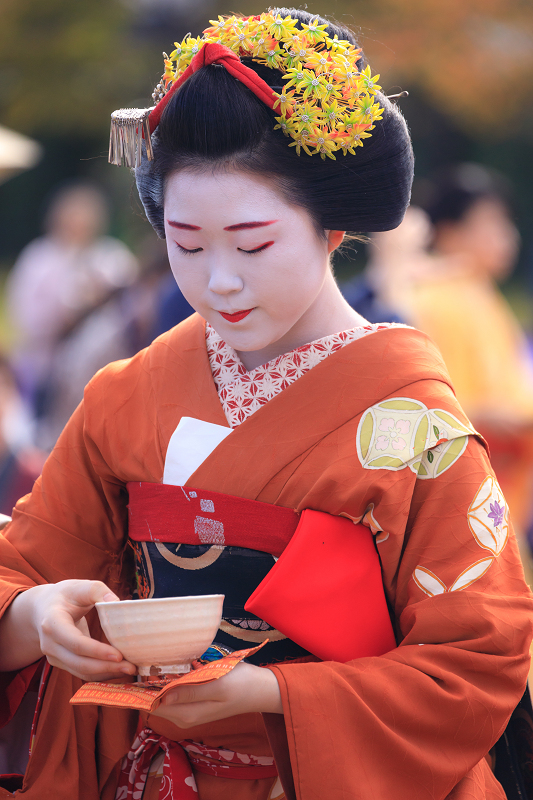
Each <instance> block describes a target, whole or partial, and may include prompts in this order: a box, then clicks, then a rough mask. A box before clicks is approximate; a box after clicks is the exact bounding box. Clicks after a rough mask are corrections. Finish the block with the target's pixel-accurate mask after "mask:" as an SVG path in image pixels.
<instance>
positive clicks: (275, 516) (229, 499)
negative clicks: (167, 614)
mask: <svg viewBox="0 0 533 800" xmlns="http://www.w3.org/2000/svg"><path fill="white" fill-rule="evenodd" d="M128 490H129V493H130V502H129V515H130V516H129V519H130V529H129V535H130V539H131V540H132V541H133V543H134V545H135V543H141V544H142V546H143V548H144V551H143V552H144V556H142V555H141V560H142V559H143V558H144V560H145V561H146V559H147V558H149V556H150V553H149V552H148V550H147V545H149V546H150V547H152V548H155V549H156V550H157V554H155V557H156V559H157V558H158V554H159V555H161V554H162V556H163V558H164V560H165V562H169V561H170V562H172V563H174V564H175V565H176V566H178V567H180V566H181V567H183V566H184V565H185V566H184V575H180V574H179V573H176V575H177V577H176V581H177V583H176V586H177V589H175V590H174V587H173V586H170V589H168V588H167V589H166V591H167V592H172V591H173V590H174V594H181V595H184V594H211V593H221V594H226V593H227V592H229V593H230V597H226V600H225V603H224V611H223V622H222V625H221V631H222V634H224V633H228V632H231V633H232V635H233V636H234V637H236V638H237V639H238V638H239V636H240V635H241V636H242V637H243V639H244V641H247V642H248V643H250V642H252V641H255V642H256V643H257V642H259V641H264V640H265V638H268V639H269V640H274V641H269V643H268V645H267V646H266V647H265V648H263V650H262V651H260V655H261V658H262V659H263V661H262V663H272V662H273V661H276V660H277V661H279V660H288V659H290V658H291V657H292V658H301V657H305V656H308V655H309V654H312V655H314V656H317V657H318V658H319V659H322V660H334V661H341V662H346V661H349V660H352V659H354V658H360V657H364V656H375V655H381V654H383V653H385V652H388V651H389V650H391V649H393V648H394V647H395V646H396V642H395V638H394V633H393V629H392V624H391V620H390V616H389V613H388V608H387V602H386V599H385V594H384V590H383V583H382V578H381V566H380V561H379V556H378V554H377V550H376V547H375V543H374V540H373V537H372V534H371V532H370V530H369V529H368V528H367V527H366V526H365V525H361V524H354V523H353V522H352V521H351V520H349V519H347V518H344V517H338V516H333V515H331V514H326V513H324V512H320V511H315V510H312V509H306V510H304V511H303V512H302V514H301V515H297V514H296V513H295V512H294V511H292V510H291V509H287V508H282V507H280V506H275V505H271V504H268V503H260V502H257V501H254V500H245V499H243V498H239V497H233V496H229V495H224V494H219V493H216V492H208V491H204V490H200V489H192V488H189V487H181V486H172V485H168V484H154V483H146V482H137V483H133V482H132V483H129V484H128ZM165 543H178V548H177V550H176V553H181V552H182V550H181V549H180V548H181V547H182V545H188V546H190V547H193V548H196V550H198V548H200V549H202V548H204V549H205V552H202V553H201V555H199V556H197V554H196V551H194V555H195V559H194V560H193V559H189V561H190V562H192V563H185V560H184V558H183V556H180V555H179V554H176V553H171V552H165ZM250 548H251V549H250ZM226 549H228V550H230V551H231V550H232V549H235V550H237V551H239V552H241V551H242V552H244V553H245V554H246V553H247V554H253V553H255V554H257V555H258V556H260V557H262V556H263V555H264V554H265V553H266V554H268V555H267V559H270V560H268V561H267V564H268V567H267V569H266V572H265V570H264V566H265V565H264V563H262V562H261V564H262V570H263V571H262V572H261V571H257V570H256V571H255V572H250V569H251V567H250V562H251V561H252V560H253V559H251V558H250V557H249V555H244V556H243V557H242V558H241V560H240V561H239V568H240V570H242V574H241V572H239V571H234V572H233V573H231V579H230V580H226V588H225V586H224V583H217V582H216V581H217V580H219V581H220V580H223V578H224V576H223V575H220V574H217V573H215V572H214V571H213V570H212V571H211V573H208V574H211V575H212V578H211V582H209V581H205V580H204V574H203V573H206V572H207V570H206V569H203V568H202V565H203V564H204V563H206V564H207V565H208V566H209V568H211V567H212V566H213V565H214V564H215V562H217V560H219V564H220V563H223V560H222V558H220V556H221V551H222V550H226ZM213 551H214V552H213ZM206 556H207V558H206ZM201 559H203V561H202V564H198V565H197V564H195V563H193V562H194V561H200V560H201ZM255 560H257V561H259V562H260V561H261V559H255ZM227 562H228V564H229V567H228V569H231V563H230V562H229V559H227ZM155 563H156V566H154V565H152V566H149V567H148V569H151V571H152V574H151V575H149V576H148V583H149V584H151V585H152V587H154V586H156V584H157V578H156V575H155V573H156V572H157V571H158V569H160V570H164V569H167V564H166V563H164V564H163V563H161V562H160V560H159V561H157V560H156V562H155ZM158 564H159V567H158V566H157V565H158ZM226 578H227V575H226ZM212 581H215V583H213V582H212ZM147 589H148V587H145V588H144V591H143V593H142V595H141V596H144V597H147V596H156V595H155V594H154V590H153V588H152V589H151V590H150V591H151V592H152V593H151V594H150V592H148V591H147ZM166 596H170V594H167V595H166ZM235 615H238V616H237V617H236V616H235ZM224 626H226V627H225V628H224ZM221 631H219V634H220V633H221ZM250 636H251V638H250ZM246 637H248V638H246ZM254 637H255V638H254ZM258 637H259V638H258ZM261 637H262V638H261ZM276 640H277V642H276ZM282 640H285V642H284V645H283V646H282V644H281V642H282ZM216 642H217V643H218V644H222V645H224V644H226V645H227V641H226V642H224V641H220V640H219V636H217V639H216ZM232 644H233V642H231V643H230V647H231V646H232ZM276 644H277V646H278V650H277V652H276V651H275V648H274V650H272V649H271V650H270V653H268V648H269V647H271V645H276ZM291 645H293V646H294V647H295V648H296V649H294V650H293V651H292V652H291V651H290V646H291ZM248 646H249V644H248ZM239 647H241V648H242V644H239ZM283 648H285V649H283ZM287 648H288V649H287ZM298 648H299V649H298ZM233 649H237V647H235V646H233ZM258 655H259V654H258ZM273 655H274V658H272V656H273ZM283 655H285V657H283ZM269 656H270V657H271V658H272V660H270V659H269ZM252 660H253V659H252ZM257 663H260V662H257Z"/></svg>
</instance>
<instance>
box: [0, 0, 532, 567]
mask: <svg viewBox="0 0 533 800" xmlns="http://www.w3.org/2000/svg"><path fill="white" fill-rule="evenodd" d="M305 7H306V8H308V10H310V11H311V12H317V13H321V14H322V15H325V16H328V17H330V18H332V19H336V20H338V21H340V22H343V23H345V24H347V25H349V26H350V27H352V29H353V30H354V31H355V32H356V34H357V35H358V37H359V40H360V43H361V45H362V47H363V48H364V50H365V53H366V55H367V57H368V59H369V61H370V64H371V65H372V68H373V71H374V72H377V73H380V75H381V79H380V84H381V85H382V86H383V87H384V89H385V90H386V91H387V93H388V94H395V93H397V92H399V91H401V90H402V89H407V90H408V92H409V96H408V97H406V98H403V99H401V100H399V101H398V102H399V103H400V105H401V108H402V110H403V112H404V113H405V116H406V117H407V120H408V123H409V126H410V128H411V131H412V136H413V143H414V150H415V155H416V183H415V188H414V194H413V208H412V209H411V210H410V213H409V214H408V217H407V218H406V221H405V223H404V224H403V225H402V227H401V228H400V229H399V230H398V231H396V232H393V233H391V234H383V235H380V236H376V237H371V238H370V240H369V241H368V242H367V243H366V244H359V243H357V244H356V248H357V249H356V250H354V249H353V248H352V249H350V250H348V251H345V252H344V253H341V254H340V255H339V256H338V257H337V260H336V265H335V267H336V271H337V275H338V278H339V280H340V282H341V284H342V286H343V290H344V291H345V294H346V296H347V297H348V299H349V300H350V302H352V304H353V305H354V306H355V307H356V308H357V309H358V310H359V311H361V313H363V314H364V315H365V316H368V317H369V318H370V319H371V320H372V321H381V320H396V321H403V322H407V323H409V324H412V325H415V326H417V327H420V328H422V329H423V330H426V331H427V332H428V333H430V335H432V336H433V337H434V338H435V340H436V341H437V343H438V344H439V346H440V347H441V349H442V351H443V353H444V355H445V358H446V360H447V363H448V366H449V368H450V371H451V373H452V378H453V380H454V382H455V384H456V386H457V390H458V394H459V399H460V400H461V402H462V403H463V405H464V407H465V410H466V411H467V412H468V413H469V414H470V415H471V417H472V419H473V421H474V424H476V425H477V426H478V428H479V430H480V431H481V432H482V433H483V434H484V435H485V436H486V438H487V439H488V440H489V442H490V444H491V447H492V451H493V455H494V459H495V464H496V470H497V473H498V477H499V479H500V481H501V483H502V485H503V488H504V491H506V492H507V494H508V497H509V501H510V504H511V508H512V511H513V515H514V516H515V523H516V525H517V527H518V529H519V532H520V536H521V541H522V546H523V548H524V553H525V556H524V557H525V558H526V559H527V558H528V555H527V549H528V548H527V540H528V532H529V536H530V538H532V535H531V532H530V529H531V527H532V525H531V519H532V516H533V514H532V511H533V504H532V502H531V495H532V492H531V489H532V488H533V369H532V368H531V362H532V359H531V352H532V346H531V340H532V338H533V232H532V225H531V220H532V219H533V102H532V101H533V5H532V4H531V3H530V2H527V1H526V0H373V2H371V3H369V2H368V1H367V0H365V1H364V2H363V0H350V2H343V0H321V1H320V2H317V3H315V2H314V0H313V2H310V3H309V5H308V6H305ZM230 10H232V11H239V12H243V13H245V14H251V13H258V12H259V11H261V10H263V7H262V6H260V5H259V6H258V5H257V4H256V3H252V2H250V0H242V3H241V5H240V6H239V7H233V6H232V7H231V9H230V8H228V7H227V6H224V5H221V4H220V3H219V2H218V0H195V2H194V3H193V2H191V0H3V2H2V6H1V25H0V512H5V513H9V512H10V505H11V503H12V502H13V501H14V500H15V499H16V497H17V496H19V495H20V494H22V493H23V491H25V490H26V488H27V487H28V485H29V486H31V480H32V479H33V477H34V475H35V474H37V473H38V471H39V469H40V465H41V464H42V459H43V458H44V456H45V454H46V452H47V451H49V450H50V448H51V447H52V446H53V443H54V441H55V440H56V438H57V436H58V434H59V432H60V430H61V428H62V426H63V425H64V423H65V422H66V420H67V419H68V416H69V414H70V413H71V411H72V410H73V408H74V407H75V405H76V404H77V402H78V401H79V399H80V398H81V394H82V390H83V386H84V384H85V383H86V382H87V380H89V378H90V377H91V376H92V374H94V372H95V371H96V370H97V369H98V368H99V367H101V366H103V365H104V364H105V363H107V362H108V361H110V360H114V359H116V358H122V357H126V356H129V355H132V354H133V353H134V352H136V350H138V349H139V348H140V347H143V346H145V345H146V344H147V343H149V341H151V339H152V338H153V336H155V335H157V333H159V332H161V331H162V330H165V329H166V328H167V327H169V326H170V325H172V324H175V323H176V322H177V321H179V319H180V318H182V317H184V316H186V315H187V314H188V312H189V311H190V309H189V307H188V306H187V304H186V303H184V301H183V298H180V296H179V293H178V294H176V292H175V291H174V292H173V291H172V281H171V279H170V278H169V273H168V267H167V262H166V255H165V251H164V247H162V246H161V243H160V242H159V241H158V240H157V238H156V236H155V234H154V233H153V231H152V229H151V227H150V226H149V224H148V223H147V222H146V220H145V219H144V216H143V214H142V209H141V206H140V202H139V200H138V198H137V196H136V192H135V191H134V185H133V181H132V178H131V175H130V173H129V172H128V170H126V169H117V168H116V167H112V166H110V165H108V163H107V147H108V136H109V115H110V113H111V112H112V111H113V110H115V109H116V108H120V107H125V106H133V107H146V106H148V105H150V104H151V99H150V98H151V93H152V90H153V88H154V86H155V84H156V83H157V82H158V80H159V78H160V75H161V72H162V68H163V60H162V51H167V52H170V51H171V50H172V49H173V42H174V41H176V40H178V39H181V38H182V37H183V36H184V35H186V34H187V33H188V32H192V33H193V34H194V35H197V34H199V33H200V32H201V30H202V29H203V28H204V27H206V25H207V23H208V19H209V18H211V19H212V18H214V17H216V15H217V14H220V13H227V12H228V11H230Z"/></svg>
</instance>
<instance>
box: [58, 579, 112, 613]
mask: <svg viewBox="0 0 533 800" xmlns="http://www.w3.org/2000/svg"><path fill="white" fill-rule="evenodd" d="M63 592H64V594H65V597H66V600H67V601H68V602H69V603H70V604H71V605H72V606H74V607H75V608H76V610H77V611H79V616H85V614H86V613H87V612H88V611H89V610H90V609H91V608H92V607H93V606H94V604H95V603H102V602H103V603H109V602H111V601H118V600H119V599H120V598H118V597H117V596H116V594H115V593H114V592H112V591H111V590H110V588H109V587H108V586H106V584H105V583H102V581H65V582H64V586H63Z"/></svg>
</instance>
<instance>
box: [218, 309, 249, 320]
mask: <svg viewBox="0 0 533 800" xmlns="http://www.w3.org/2000/svg"><path fill="white" fill-rule="evenodd" d="M252 311H253V308H249V309H248V310H247V311H236V312H235V313H234V314H225V313H224V311H219V312H218V313H219V314H220V316H221V317H224V319H227V320H228V322H240V321H241V319H244V318H245V317H247V316H248V314H251V313H252Z"/></svg>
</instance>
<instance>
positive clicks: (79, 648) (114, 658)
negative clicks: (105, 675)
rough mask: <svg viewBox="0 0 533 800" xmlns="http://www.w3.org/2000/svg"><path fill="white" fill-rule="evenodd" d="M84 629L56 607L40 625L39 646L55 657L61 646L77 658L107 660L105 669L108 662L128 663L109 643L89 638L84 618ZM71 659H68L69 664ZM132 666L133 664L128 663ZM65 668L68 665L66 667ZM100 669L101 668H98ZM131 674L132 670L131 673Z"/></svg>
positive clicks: (108, 664) (65, 612) (66, 612)
mask: <svg viewBox="0 0 533 800" xmlns="http://www.w3.org/2000/svg"><path fill="white" fill-rule="evenodd" d="M84 623H85V624H84V625H83V623H81V625H82V626H83V627H84V629H85V631H84V632H82V631H80V630H79V629H78V627H77V626H76V624H74V622H73V620H72V618H71V616H70V615H69V613H68V611H66V610H65V609H61V608H56V609H55V611H54V613H53V614H50V615H49V616H47V617H46V618H45V619H44V620H43V622H42V626H41V631H42V636H41V648H42V651H43V653H44V654H45V655H46V656H54V657H57V649H58V648H61V650H62V651H65V652H68V653H70V654H71V656H73V657H74V658H77V659H96V660H98V661H102V662H107V667H106V669H108V670H109V669H110V668H111V667H110V663H109V662H113V663H114V664H122V666H124V665H125V664H129V662H126V661H124V659H123V657H122V653H121V652H120V651H119V650H117V649H116V647H112V645H110V644H104V642H98V641H96V639H91V637H90V636H89V635H88V633H89V631H88V628H87V622H86V621H85V620H84ZM78 624H79V623H78ZM70 663H71V659H69V664H70ZM130 667H133V665H130ZM66 668H67V669H68V668H69V667H66ZM99 671H101V668H100V669H99ZM131 674H133V672H132V673H131Z"/></svg>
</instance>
